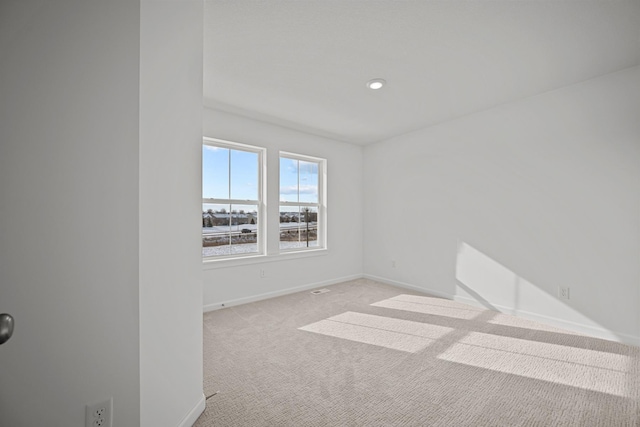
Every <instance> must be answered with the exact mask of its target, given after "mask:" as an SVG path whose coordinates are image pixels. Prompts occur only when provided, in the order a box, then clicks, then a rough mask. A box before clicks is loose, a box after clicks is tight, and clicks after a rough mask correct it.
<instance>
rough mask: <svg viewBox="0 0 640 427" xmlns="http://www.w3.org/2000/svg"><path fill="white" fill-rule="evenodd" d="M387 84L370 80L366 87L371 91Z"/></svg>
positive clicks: (382, 81) (382, 80) (378, 80)
mask: <svg viewBox="0 0 640 427" xmlns="http://www.w3.org/2000/svg"><path fill="white" fill-rule="evenodd" d="M386 83H387V82H386V81H385V80H384V79H372V80H369V81H368V82H367V87H368V88H369V89H371V90H378V89H382V87H383V86H384V85H385V84H386Z"/></svg>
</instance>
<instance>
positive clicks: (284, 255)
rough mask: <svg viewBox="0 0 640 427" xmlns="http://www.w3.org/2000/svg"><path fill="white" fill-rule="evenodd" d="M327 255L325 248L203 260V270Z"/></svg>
mask: <svg viewBox="0 0 640 427" xmlns="http://www.w3.org/2000/svg"><path fill="white" fill-rule="evenodd" d="M327 254H328V250H327V249H326V248H323V249H310V250H303V251H290V252H281V253H279V254H272V255H252V256H243V257H238V258H223V259H203V260H202V268H203V269H204V270H215V269H218V268H229V267H238V266H242V265H251V264H261V263H265V262H274V261H289V260H292V259H300V258H310V257H317V256H324V255H327Z"/></svg>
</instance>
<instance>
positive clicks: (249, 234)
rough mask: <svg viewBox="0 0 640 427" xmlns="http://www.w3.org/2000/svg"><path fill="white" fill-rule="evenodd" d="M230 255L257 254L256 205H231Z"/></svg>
mask: <svg viewBox="0 0 640 427" xmlns="http://www.w3.org/2000/svg"><path fill="white" fill-rule="evenodd" d="M229 234H230V235H231V253H232V254H250V253H257V252H258V205H231V230H230V232H229Z"/></svg>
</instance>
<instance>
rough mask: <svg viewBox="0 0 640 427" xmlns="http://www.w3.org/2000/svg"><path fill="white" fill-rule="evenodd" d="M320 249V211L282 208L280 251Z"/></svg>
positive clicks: (306, 208)
mask: <svg viewBox="0 0 640 427" xmlns="http://www.w3.org/2000/svg"><path fill="white" fill-rule="evenodd" d="M312 247H318V209H317V208H315V207H307V206H282V205H281V206H280V249H281V250H289V249H298V248H312Z"/></svg>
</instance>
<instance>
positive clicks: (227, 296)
mask: <svg viewBox="0 0 640 427" xmlns="http://www.w3.org/2000/svg"><path fill="white" fill-rule="evenodd" d="M204 135H205V136H209V137H214V138H220V139H225V140H229V141H235V142H240V143H245V144H251V145H257V146H262V147H266V148H267V169H268V173H269V174H270V175H269V177H268V181H267V193H268V194H269V199H268V200H275V201H277V200H278V196H279V191H278V185H279V184H278V172H277V171H278V167H279V161H278V158H279V154H278V152H279V151H280V150H282V151H288V152H292V153H298V154H305V155H310V156H316V157H322V158H325V159H327V170H328V173H327V177H328V178H327V181H328V182H327V185H328V189H327V190H328V191H327V194H328V196H327V211H328V227H327V229H328V236H327V247H328V250H327V251H326V253H325V254H324V255H320V256H313V257H308V258H296V259H291V258H288V259H287V257H286V256H280V257H268V259H265V261H264V262H261V263H258V264H247V265H235V266H227V267H224V266H220V265H219V263H218V264H216V265H209V264H207V265H205V266H204V307H205V310H212V309H216V308H220V306H221V304H223V303H224V304H225V305H227V306H228V305H231V304H236V303H240V302H248V301H252V300H255V299H256V298H261V297H266V296H274V295H277V294H280V293H283V292H287V291H290V290H291V289H292V288H305V287H310V286H313V285H316V284H322V283H331V282H338V281H341V280H345V279H350V278H353V277H359V276H360V275H361V274H362V202H363V199H362V147H360V146H356V145H351V144H346V143H343V142H337V141H332V140H330V139H326V138H321V137H318V136H313V135H309V134H305V133H302V132H298V131H295V130H291V129H286V128H282V127H279V126H275V125H271V124H267V123H264V122H259V121H255V120H252V119H248V118H245V117H240V116H237V115H233V114H229V113H224V112H221V111H217V110H211V109H205V110H204ZM267 213H268V216H269V217H271V218H273V217H274V216H277V215H278V205H277V203H269V204H268V206H267ZM268 239H269V240H268V241H269V242H270V245H271V246H272V247H276V248H277V246H278V244H277V240H278V230H277V227H275V228H274V227H272V228H271V230H270V231H269V232H268ZM260 270H264V271H265V276H266V277H264V278H261V277H260Z"/></svg>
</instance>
